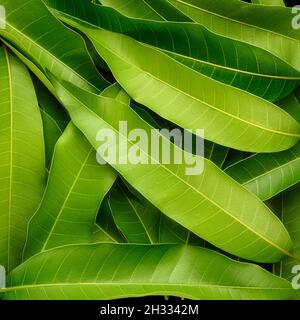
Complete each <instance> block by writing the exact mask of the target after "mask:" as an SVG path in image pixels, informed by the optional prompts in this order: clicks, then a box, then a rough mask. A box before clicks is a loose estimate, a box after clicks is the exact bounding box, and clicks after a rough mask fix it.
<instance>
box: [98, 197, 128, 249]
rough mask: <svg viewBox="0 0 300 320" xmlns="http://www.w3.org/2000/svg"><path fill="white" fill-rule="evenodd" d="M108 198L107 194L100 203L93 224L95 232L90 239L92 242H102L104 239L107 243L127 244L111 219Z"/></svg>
mask: <svg viewBox="0 0 300 320" xmlns="http://www.w3.org/2000/svg"><path fill="white" fill-rule="evenodd" d="M108 198H109V194H107V195H106V196H105V198H104V200H103V201H102V204H101V207H100V210H99V213H98V215H97V221H96V223H95V231H94V234H93V237H92V242H99V241H101V242H103V241H104V238H105V237H106V238H107V239H108V240H109V242H115V243H124V242H127V241H126V239H125V237H124V235H123V234H122V232H121V231H120V230H119V229H118V226H117V225H116V223H115V221H114V219H113V216H112V210H111V207H110V203H109V199H108Z"/></svg>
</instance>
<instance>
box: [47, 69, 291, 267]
mask: <svg viewBox="0 0 300 320" xmlns="http://www.w3.org/2000/svg"><path fill="white" fill-rule="evenodd" d="M49 76H51V75H50V74H49ZM51 78H52V82H53V84H54V85H55V88H56V91H57V95H58V96H59V97H60V100H61V102H62V103H63V105H64V106H65V108H66V109H67V110H68V112H69V114H70V116H71V118H72V121H73V122H74V124H75V125H76V126H77V127H78V128H79V129H80V130H81V131H82V132H83V133H84V135H85V136H86V137H87V139H88V140H89V142H90V143H91V144H92V145H93V146H94V148H96V149H98V147H100V146H102V147H103V145H105V144H104V143H103V142H102V143H101V142H99V141H97V139H96V136H97V134H98V132H99V129H105V130H109V132H113V133H115V134H117V133H118V132H119V122H120V121H127V126H128V132H129V131H130V130H133V129H136V128H139V129H143V130H145V132H147V135H148V137H150V136H151V133H150V130H151V126H149V125H148V124H147V123H146V122H144V121H143V120H142V119H141V118H140V117H139V116H138V115H137V114H136V113H135V112H134V111H133V110H132V109H131V108H130V107H128V105H126V104H122V103H120V102H119V101H117V100H113V99H110V98H105V97H101V96H98V95H95V94H93V93H90V92H87V91H85V90H83V89H81V88H78V87H75V86H74V85H73V84H71V83H67V82H58V80H56V79H55V78H54V77H51ZM161 139H164V140H166V139H165V138H163V137H161ZM116 140H117V141H116V142H114V143H113V144H111V148H116V150H115V152H116V159H120V158H119V157H120V153H119V150H121V155H122V159H123V160H124V157H125V158H126V153H125V152H127V150H126V149H125V150H124V148H126V146H129V148H130V150H131V148H132V147H134V148H138V150H139V152H140V154H141V155H142V157H143V161H145V162H146V164H143V163H131V162H130V161H127V164H121V163H119V162H118V161H116V162H114V161H113V160H110V159H107V160H108V161H109V163H110V164H111V165H112V166H113V167H114V168H115V169H116V170H117V171H118V172H119V173H120V174H121V175H122V176H123V177H124V179H125V180H127V181H128V182H129V183H130V184H131V185H132V187H133V188H135V189H136V190H137V191H138V192H140V193H141V194H142V196H144V197H145V198H146V199H148V200H149V201H150V202H151V203H152V204H153V205H155V206H156V207H157V208H158V209H159V210H160V211H162V212H163V213H165V214H166V215H167V216H169V217H170V218H171V219H173V220H175V221H176V222H178V223H180V224H181V225H183V226H184V227H186V228H187V229H189V230H190V231H192V232H194V233H195V234H197V235H198V236H200V237H202V238H203V239H205V240H208V241H210V242H211V243H213V244H214V245H216V246H218V247H220V248H222V249H223V250H225V251H228V252H230V253H233V254H235V255H237V256H241V257H244V258H247V259H252V260H255V261H265V262H272V261H277V260H279V259H281V258H282V256H283V254H289V252H288V250H289V248H290V247H291V242H290V239H289V235H288V233H287V232H286V230H285V229H284V228H283V226H282V224H281V222H280V221H279V219H278V218H277V217H276V216H274V215H273V214H272V213H271V211H270V210H269V209H268V208H267V207H266V206H265V205H264V204H263V203H262V202H261V201H259V200H258V198H257V197H255V196H253V195H252V194H251V193H250V192H248V191H247V190H246V189H244V188H242V187H241V186H240V185H239V184H238V183H237V182H235V181H234V180H233V179H231V178H230V177H229V176H227V175H226V174H224V173H223V172H222V171H221V170H220V169H219V168H218V167H216V165H214V164H213V163H212V162H210V161H208V160H205V159H201V158H200V157H198V156H194V155H192V154H188V153H184V152H182V151H181V152H182V153H183V155H184V156H185V157H186V158H185V159H186V162H184V163H183V164H181V165H177V164H172V163H170V164H164V163H161V162H159V160H158V159H157V158H153V156H152V157H151V155H150V154H149V150H148V146H147V145H145V144H142V143H141V144H139V145H137V144H134V143H133V142H132V141H131V140H128V138H127V137H125V136H124V135H121V136H120V135H118V134H117V137H116ZM167 141H168V140H166V141H165V142H167ZM103 149H105V148H102V150H98V151H99V154H100V155H101V156H102V157H103V156H104V153H105V150H103ZM174 150H177V152H179V151H180V150H179V148H178V147H176V146H175V145H173V144H172V143H170V152H171V154H173V153H174ZM123 160H122V161H123ZM127 160H128V159H127ZM187 161H188V163H192V161H197V164H199V162H200V161H204V171H203V173H202V174H198V175H187V172H186V169H187V167H188V165H187V164H186V163H187ZM125 162H126V161H125ZM194 163H195V162H194ZM170 186H171V187H170ZM245 204H247V205H245ZM249 212H251V215H249Z"/></svg>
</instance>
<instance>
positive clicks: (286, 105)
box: [276, 93, 300, 123]
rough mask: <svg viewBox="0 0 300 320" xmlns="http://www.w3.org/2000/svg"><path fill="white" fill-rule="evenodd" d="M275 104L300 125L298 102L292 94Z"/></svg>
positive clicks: (299, 106) (299, 103)
mask: <svg viewBox="0 0 300 320" xmlns="http://www.w3.org/2000/svg"><path fill="white" fill-rule="evenodd" d="M276 104H277V105H279V106H280V107H281V108H282V109H284V110H285V111H286V112H288V113H289V114H290V115H291V116H292V117H293V118H294V119H295V120H297V121H298V122H299V123H300V102H299V100H298V98H297V96H296V95H295V94H294V93H292V94H291V95H289V96H288V97H286V98H284V99H282V100H280V101H278V102H277V103H276Z"/></svg>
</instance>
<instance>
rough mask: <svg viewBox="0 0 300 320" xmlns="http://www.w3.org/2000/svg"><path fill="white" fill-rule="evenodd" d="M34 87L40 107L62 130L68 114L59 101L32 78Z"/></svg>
mask: <svg viewBox="0 0 300 320" xmlns="http://www.w3.org/2000/svg"><path fill="white" fill-rule="evenodd" d="M34 87H35V92H36V95H37V98H38V102H39V106H40V108H41V109H42V110H44V111H45V112H46V113H47V114H48V115H49V116H50V117H51V118H52V119H53V120H54V121H55V123H56V124H57V126H58V127H59V128H60V130H62V131H64V130H65V128H66V126H67V125H68V123H69V122H70V117H69V116H68V114H67V113H66V112H65V110H64V109H63V108H62V106H61V104H60V103H59V101H58V100H57V99H55V97H54V96H53V95H52V94H51V93H50V92H49V91H48V90H47V88H46V87H45V86H44V85H43V84H42V83H41V82H40V81H38V80H37V79H34Z"/></svg>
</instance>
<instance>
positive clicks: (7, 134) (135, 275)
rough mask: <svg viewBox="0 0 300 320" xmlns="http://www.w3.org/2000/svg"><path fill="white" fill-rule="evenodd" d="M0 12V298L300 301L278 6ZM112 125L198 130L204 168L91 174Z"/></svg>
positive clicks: (112, 4)
mask: <svg viewBox="0 0 300 320" xmlns="http://www.w3.org/2000/svg"><path fill="white" fill-rule="evenodd" d="M0 5H1V6H3V7H4V8H5V12H6V17H5V28H1V29H0V37H1V47H0V159H1V162H0V265H2V266H4V267H5V269H6V271H7V286H6V288H2V289H0V297H1V298H2V299H114V298H124V297H134V296H147V295H164V296H168V295H169V296H178V297H183V298H191V299H297V298H299V297H300V296H299V291H297V290H295V289H297V285H298V283H297V282H298V281H297V280H298V278H297V274H296V273H297V271H298V269H297V265H299V264H300V197H299V193H300V185H299V184H298V183H299V181H300V143H299V142H298V141H299V138H300V124H299V123H300V92H299V89H297V87H299V83H300V58H299V57H300V31H299V30H298V29H297V28H293V25H294V24H295V23H296V25H297V16H296V13H297V12H296V13H294V14H293V13H292V11H291V8H288V7H285V4H284V3H283V1H282V0H255V1H253V3H247V2H243V1H240V0H145V1H142V0H100V1H96V0H94V1H89V0H44V1H42V0H26V1H24V0H0ZM2 20H3V18H2ZM298 20H300V19H298ZM2 22H3V21H2ZM293 22H294V24H293ZM299 23H300V21H299ZM121 121H123V122H125V121H126V123H127V126H128V130H134V129H143V130H144V131H145V132H147V133H150V132H151V130H152V129H153V128H156V129H161V128H169V129H172V128H173V129H174V128H179V129H180V130H182V129H184V128H188V129H190V130H192V131H193V132H194V130H197V129H204V132H205V158H204V170H203V172H202V173H201V174H198V175H187V174H186V172H185V169H186V165H185V164H176V163H170V164H165V163H163V161H157V162H155V161H154V162H151V161H148V162H149V163H148V164H145V163H142V162H139V163H121V162H113V161H111V162H110V161H108V163H106V164H104V165H103V164H102V165H100V164H99V163H98V161H97V157H96V150H98V156H99V157H103V158H104V159H105V152H104V151H103V150H104V148H101V146H103V145H104V143H105V142H104V141H98V140H99V139H97V133H98V132H99V130H100V129H106V130H113V131H114V132H118V130H119V123H120V122H121ZM161 139H164V142H165V143H166V144H167V145H168V146H169V148H170V150H173V149H175V148H179V147H178V146H176V145H175V144H174V143H173V142H172V141H171V140H168V139H167V138H166V137H161ZM127 144H129V145H134V146H135V148H136V152H137V154H140V155H142V158H143V159H146V160H151V154H150V153H149V150H148V149H147V148H146V146H145V145H143V144H141V143H137V141H134V139H130V138H128V137H125V136H122V135H121V138H120V139H119V140H118V141H115V142H114V143H113V144H111V148H114V147H117V150H119V153H118V156H121V157H123V158H124V157H127V156H128V155H127V154H124V150H125V148H124V146H125V145H127ZM184 152H185V153H186V154H187V156H188V157H190V158H191V160H193V159H194V160H197V159H198V160H199V159H203V158H201V155H197V154H194V153H195V152H194V153H193V150H190V152H187V151H184Z"/></svg>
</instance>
